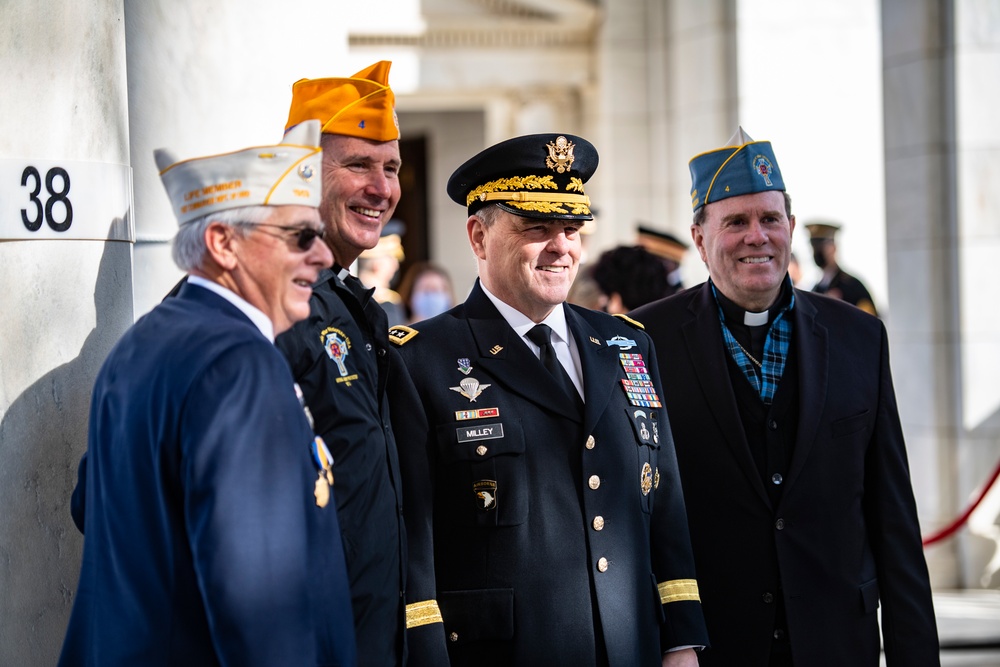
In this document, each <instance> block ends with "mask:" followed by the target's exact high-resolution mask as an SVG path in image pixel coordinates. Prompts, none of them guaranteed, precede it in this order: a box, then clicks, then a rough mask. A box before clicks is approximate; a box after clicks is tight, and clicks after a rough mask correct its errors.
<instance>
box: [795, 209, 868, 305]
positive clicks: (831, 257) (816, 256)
mask: <svg viewBox="0 0 1000 667" xmlns="http://www.w3.org/2000/svg"><path fill="white" fill-rule="evenodd" d="M806 229H807V230H809V243H810V244H811V245H812V249H813V261H814V262H816V266H818V267H819V268H820V269H822V270H823V277H822V278H820V281H819V282H818V283H816V285H815V286H813V288H812V291H813V292H816V293H817V294H826V295H827V296H831V297H833V298H835V299H840V300H841V301H846V302H847V303H849V304H851V305H853V306H857V307H858V308H860V309H861V310H863V311H865V312H866V313H868V314H869V315H875V316H878V312H877V311H876V310H875V302H874V301H872V295H871V294H870V293H869V292H868V288H867V287H865V284H864V283H863V282H861V281H860V280H859V279H858V278H856V277H855V276H852V275H851V274H850V273H848V272H847V271H844V270H843V269H842V268H840V265H839V264H838V263H837V232H838V231H840V225H838V224H837V223H835V222H810V223H807V224H806Z"/></svg>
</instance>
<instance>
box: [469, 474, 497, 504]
mask: <svg viewBox="0 0 1000 667" xmlns="http://www.w3.org/2000/svg"><path fill="white" fill-rule="evenodd" d="M472 491H473V492H474V493H475V494H476V504H477V505H478V507H479V509H481V510H484V511H486V512H489V511H491V510H495V509H496V508H497V483H496V480H494V479H481V480H479V481H478V482H474V483H473V484H472Z"/></svg>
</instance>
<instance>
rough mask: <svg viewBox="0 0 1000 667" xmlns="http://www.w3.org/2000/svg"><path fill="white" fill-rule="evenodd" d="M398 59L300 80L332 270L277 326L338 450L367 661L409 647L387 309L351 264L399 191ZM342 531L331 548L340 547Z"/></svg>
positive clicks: (301, 118)
mask: <svg viewBox="0 0 1000 667" xmlns="http://www.w3.org/2000/svg"><path fill="white" fill-rule="evenodd" d="M389 66H390V63H388V62H385V61H382V62H378V63H375V64H374V65H372V66H371V67H368V68H366V69H365V70H362V71H361V72H358V73H357V74H355V75H354V76H352V77H342V78H328V79H303V80H301V81H299V82H297V83H296V84H295V85H294V86H293V87H292V104H291V109H290V111H289V114H288V123H287V127H286V129H287V130H288V131H294V128H295V127H297V126H298V124H300V123H303V122H308V121H309V120H311V119H315V120H318V121H319V122H320V123H321V124H322V128H323V136H322V146H323V183H322V187H323V201H322V202H321V204H320V207H319V210H320V215H321V217H322V219H323V224H324V226H325V229H326V243H327V245H328V246H329V248H330V250H331V251H332V252H333V261H334V266H333V269H332V270H325V271H323V272H322V273H321V274H320V276H319V280H318V281H317V282H316V284H315V285H313V296H312V299H311V301H310V305H311V310H310V313H309V317H308V318H307V319H305V320H303V321H302V322H299V323H298V324H296V325H295V326H294V327H292V328H291V329H290V330H289V331H288V332H286V333H284V334H282V335H281V336H278V340H277V345H278V348H279V349H280V350H281V351H282V352H283V353H284V354H285V357H286V358H287V359H288V363H289V365H290V366H291V368H292V375H293V376H294V377H295V380H296V382H298V383H299V385H300V386H301V387H302V391H303V394H304V396H305V402H306V405H307V406H308V407H309V410H310V411H311V412H312V416H313V419H315V422H316V432H317V433H319V434H320V435H321V436H323V438H324V439H325V440H326V443H327V445H328V446H329V447H330V451H331V453H332V454H333V458H334V461H333V475H334V477H335V478H336V482H337V495H336V499H337V512H338V513H339V515H340V526H341V531H342V533H343V541H344V554H345V556H346V557H347V572H348V575H349V577H350V585H351V598H352V602H353V607H354V625H355V628H356V632H357V640H358V647H359V654H358V661H359V664H360V665H362V666H363V667H392V666H394V665H399V664H401V661H402V659H403V575H404V571H403V549H404V531H403V517H402V492H401V490H400V486H399V463H398V460H397V458H396V442H395V439H394V438H393V434H392V429H391V427H390V424H389V406H388V399H387V397H386V393H385V388H386V381H387V376H388V372H389V354H388V347H389V339H388V333H389V325H388V322H387V320H386V313H385V311H383V309H382V308H381V307H380V306H379V303H378V301H376V300H375V299H374V298H373V297H372V292H373V290H371V289H368V288H366V287H365V286H364V285H362V284H361V282H360V281H359V280H358V279H357V278H356V277H355V276H352V275H351V274H350V272H349V271H348V267H350V266H351V264H352V263H354V260H356V259H357V258H358V256H359V255H360V254H361V253H362V251H364V250H366V249H368V248H373V247H375V245H376V244H377V243H378V240H379V235H380V232H381V230H382V228H383V226H385V224H386V223H387V222H389V219H390V218H391V217H392V212H393V210H394V209H395V208H396V204H397V203H399V195H400V186H399V167H400V158H399V141H398V139H399V125H398V123H397V121H396V112H395V111H394V109H393V105H394V101H395V98H394V96H393V94H392V90H391V89H390V88H389V85H388V80H389ZM335 546H336V545H335V543H334V542H332V541H331V543H330V544H329V545H328V547H327V548H335Z"/></svg>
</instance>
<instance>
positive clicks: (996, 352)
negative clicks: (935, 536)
mask: <svg viewBox="0 0 1000 667" xmlns="http://www.w3.org/2000/svg"><path fill="white" fill-rule="evenodd" d="M954 6H955V9H954V14H955V16H954V25H955V56H954V57H955V100H956V105H955V106H956V110H955V137H956V138H955V156H956V163H955V167H956V176H957V178H956V182H957V184H958V188H957V190H958V192H957V201H956V204H957V209H958V239H957V248H958V285H959V298H958V299H957V301H958V303H960V304H961V313H960V320H959V323H960V331H961V339H960V345H961V347H960V349H961V373H962V388H961V394H960V396H961V397H962V406H961V407H962V413H961V418H962V422H961V424H962V431H961V433H962V441H961V447H960V449H959V451H958V452H957V454H958V461H959V462H960V463H961V465H960V466H959V470H958V480H957V482H958V485H957V489H956V491H957V494H956V497H957V500H958V501H959V503H960V504H962V505H964V504H965V503H967V502H968V501H969V497H970V495H972V494H973V492H974V491H975V490H976V489H977V488H979V487H981V486H982V484H983V483H984V480H985V477H986V475H987V474H988V472H989V471H991V470H993V469H994V467H995V466H996V465H997V462H998V459H1000V446H998V443H1000V383H998V382H997V378H998V377H1000V310H998V309H997V308H996V307H995V306H994V304H995V303H996V294H997V291H998V290H1000V273H998V272H997V269H996V258H997V256H998V253H1000V192H998V191H997V182H998V179H1000V125H998V124H997V122H996V117H995V114H993V113H991V111H990V109H991V108H996V105H997V103H998V102H1000V89H998V88H997V85H996V82H997V81H998V80H1000V5H998V4H997V3H996V2H979V1H975V0H958V1H956V2H955V3H954ZM998 518H1000V482H998V484H997V485H995V486H994V488H993V490H992V492H991V493H990V495H989V496H987V497H986V498H985V499H984V502H983V504H982V505H981V506H980V509H979V510H978V511H977V512H976V513H975V514H974V515H973V516H972V518H971V520H970V521H969V530H968V532H967V533H966V534H965V535H964V536H963V538H962V539H963V541H962V542H960V544H961V545H962V551H961V552H960V553H961V556H962V568H961V574H962V584H963V585H964V587H968V588H977V587H984V588H994V589H996V588H1000V526H998Z"/></svg>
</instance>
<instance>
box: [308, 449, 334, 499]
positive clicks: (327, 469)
mask: <svg viewBox="0 0 1000 667" xmlns="http://www.w3.org/2000/svg"><path fill="white" fill-rule="evenodd" d="M310 450H311V451H312V457H313V463H314V464H315V465H316V468H317V470H318V474H317V477H316V484H315V488H314V490H313V495H314V496H316V504H317V505H318V506H320V507H326V506H327V504H328V503H329V502H330V487H331V486H333V456H332V455H331V454H330V450H329V449H328V448H327V446H326V443H325V442H323V438H321V437H320V436H318V435H317V436H316V437H315V438H313V441H312V444H311V445H310Z"/></svg>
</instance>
